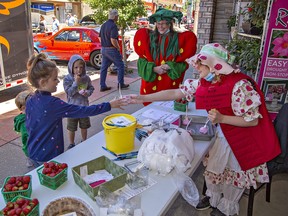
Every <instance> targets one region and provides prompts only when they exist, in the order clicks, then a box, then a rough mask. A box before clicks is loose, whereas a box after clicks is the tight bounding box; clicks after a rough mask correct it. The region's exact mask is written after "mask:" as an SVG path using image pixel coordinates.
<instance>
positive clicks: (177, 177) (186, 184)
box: [173, 170, 199, 207]
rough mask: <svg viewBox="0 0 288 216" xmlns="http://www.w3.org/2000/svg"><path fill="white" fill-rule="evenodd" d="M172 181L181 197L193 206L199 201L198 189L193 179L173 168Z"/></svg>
mask: <svg viewBox="0 0 288 216" xmlns="http://www.w3.org/2000/svg"><path fill="white" fill-rule="evenodd" d="M173 178H174V181H175V183H176V185H177V188H178V190H179V192H180V193H181V195H182V196H183V198H184V199H185V200H186V201H187V202H188V203H189V204H190V205H192V206H193V207H196V206H197V205H198V203H199V191H198V189H197V187H196V185H195V183H194V181H193V180H192V179H191V178H190V177H189V176H187V175H186V174H185V173H183V172H181V171H179V170H175V172H174V173H173Z"/></svg>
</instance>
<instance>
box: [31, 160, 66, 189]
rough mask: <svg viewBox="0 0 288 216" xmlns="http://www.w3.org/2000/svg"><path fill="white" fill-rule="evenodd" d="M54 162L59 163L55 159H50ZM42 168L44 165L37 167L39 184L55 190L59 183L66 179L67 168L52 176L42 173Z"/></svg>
mask: <svg viewBox="0 0 288 216" xmlns="http://www.w3.org/2000/svg"><path fill="white" fill-rule="evenodd" d="M51 162H54V163H56V164H59V163H58V162H56V161H51ZM43 169H44V165H42V166H41V167H40V168H38V169H37V174H38V177H39V181H40V184H42V185H44V186H46V187H48V188H50V189H52V190H56V189H57V188H58V187H59V186H60V185H62V184H63V183H64V182H66V181H67V170H68V168H65V169H63V170H62V171H61V172H60V173H58V174H57V175H56V176H54V177H50V176H47V175H45V174H43V173H42V171H43Z"/></svg>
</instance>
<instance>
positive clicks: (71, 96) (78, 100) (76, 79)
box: [63, 55, 94, 149]
mask: <svg viewBox="0 0 288 216" xmlns="http://www.w3.org/2000/svg"><path fill="white" fill-rule="evenodd" d="M68 72H69V74H68V75H66V76H65V78H64V82H63V85H64V89H65V92H66V94H67V100H68V103H69V104H75V105H81V106H88V105H89V100H88V97H89V96H91V95H92V93H93V91H94V87H93V85H92V83H91V79H90V77H89V76H88V75H87V74H86V65H85V61H84V60H83V58H82V57H81V56H79V55H73V56H71V58H70V60H69V63H68ZM78 123H79V128H80V130H81V136H82V141H84V140H86V139H87V129H88V128H90V127H91V123H90V119H89V117H86V118H68V119H67V130H68V137H69V143H70V145H69V146H68V149H70V148H73V147H74V146H75V131H77V127H78Z"/></svg>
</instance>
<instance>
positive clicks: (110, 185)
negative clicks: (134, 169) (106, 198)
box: [72, 156, 127, 201]
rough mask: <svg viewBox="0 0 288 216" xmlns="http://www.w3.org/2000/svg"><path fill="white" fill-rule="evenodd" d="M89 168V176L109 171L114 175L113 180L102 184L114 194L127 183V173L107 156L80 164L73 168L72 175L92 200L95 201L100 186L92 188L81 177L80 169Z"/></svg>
mask: <svg viewBox="0 0 288 216" xmlns="http://www.w3.org/2000/svg"><path fill="white" fill-rule="evenodd" d="M85 167H86V168H87V174H88V175H90V174H92V173H94V172H95V171H96V170H104V169H105V170H107V172H109V173H111V174H112V175H113V177H114V178H113V179H112V180H110V181H107V182H105V183H102V184H101V185H103V186H104V187H105V188H107V189H108V190H109V191H111V192H113V191H116V190H118V189H119V188H122V187H123V186H124V185H125V183H126V177H127V171H126V170H125V169H124V168H123V167H121V166H119V165H117V164H116V163H114V162H113V161H112V160H110V159H109V158H107V157H105V156H101V157H99V158H96V159H94V160H91V161H88V162H86V163H83V164H80V165H78V166H75V167H73V168H72V174H73V178H74V181H75V183H76V184H77V185H78V186H79V187H80V188H81V189H82V190H83V191H84V192H85V193H86V194H87V195H88V196H89V197H90V198H91V199H92V200H94V201H95V196H97V194H98V190H99V186H100V185H98V186H96V187H91V186H90V185H89V184H88V183H86V182H85V181H84V179H83V178H82V177H81V175H80V169H82V168H85Z"/></svg>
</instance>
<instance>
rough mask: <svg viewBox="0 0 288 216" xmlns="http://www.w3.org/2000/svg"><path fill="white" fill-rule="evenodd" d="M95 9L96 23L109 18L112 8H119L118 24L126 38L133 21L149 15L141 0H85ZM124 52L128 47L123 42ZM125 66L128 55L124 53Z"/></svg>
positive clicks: (122, 35)
mask: <svg viewBox="0 0 288 216" xmlns="http://www.w3.org/2000/svg"><path fill="white" fill-rule="evenodd" d="M84 2H85V3H87V4H88V5H89V6H90V7H91V8H92V9H93V10H94V14H93V18H94V19H95V21H96V23H100V24H101V23H104V22H105V21H106V20H107V19H108V13H109V11H110V10H111V9H117V10H118V13H119V19H118V21H117V25H118V27H119V28H120V30H121V33H120V35H121V37H122V38H124V33H125V30H126V28H127V27H128V26H130V25H131V24H132V22H133V21H134V20H135V19H136V18H137V17H141V16H147V11H146V9H145V7H144V3H143V2H142V1H141V0H84ZM122 50H123V53H126V47H125V45H124V43H122ZM123 60H124V64H125V67H126V69H127V59H126V55H123Z"/></svg>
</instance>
